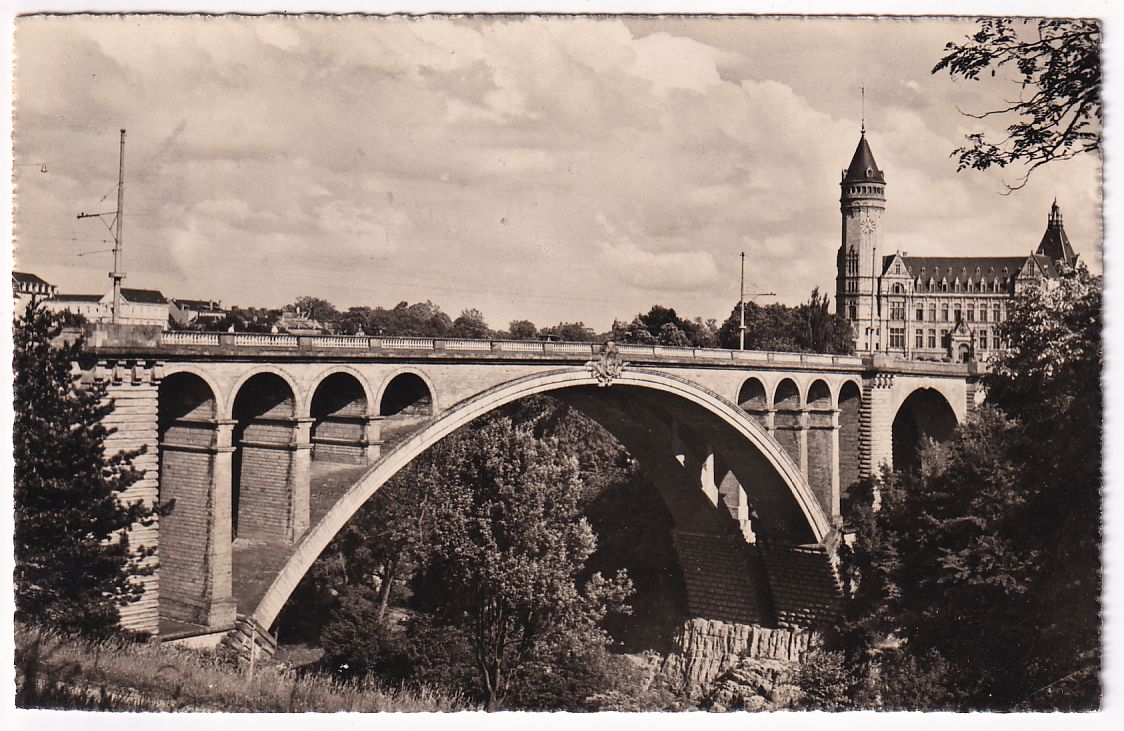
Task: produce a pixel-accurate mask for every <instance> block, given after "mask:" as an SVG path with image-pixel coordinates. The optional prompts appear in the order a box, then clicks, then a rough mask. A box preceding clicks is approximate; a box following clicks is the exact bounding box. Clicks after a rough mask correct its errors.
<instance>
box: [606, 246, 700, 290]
mask: <svg viewBox="0 0 1124 731" xmlns="http://www.w3.org/2000/svg"><path fill="white" fill-rule="evenodd" d="M601 261H602V262H603V263H604V265H605V266H606V267H608V268H609V269H610V271H611V272H612V273H613V274H614V275H616V276H619V277H620V278H621V279H623V280H624V281H625V282H627V283H628V284H631V285H633V286H635V287H642V288H644V289H650V290H672V291H682V290H690V289H695V288H697V287H705V286H707V285H710V284H713V283H714V281H715V280H716V279H717V278H718V268H717V267H716V266H715V264H714V257H713V256H712V255H711V254H710V253H709V252H706V251H665V252H658V253H657V252H652V251H644V250H642V249H640V248H639V247H637V246H636V245H635V244H633V243H632V242H630V241H625V242H621V243H619V244H616V245H614V244H611V243H609V242H607V241H602V242H601Z"/></svg>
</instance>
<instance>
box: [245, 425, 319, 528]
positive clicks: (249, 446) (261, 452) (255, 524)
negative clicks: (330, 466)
mask: <svg viewBox="0 0 1124 731" xmlns="http://www.w3.org/2000/svg"><path fill="white" fill-rule="evenodd" d="M240 426H241V430H242V434H241V438H240V439H239V440H238V441H237V449H238V451H239V454H238V455H237V457H238V463H239V464H238V467H239V474H238V483H237V486H238V489H237V490H236V491H235V494H236V501H237V504H236V505H234V506H233V514H234V517H235V531H234V535H235V537H236V538H249V539H255V540H265V541H280V542H283V543H293V542H295V541H296V540H297V539H299V538H300V537H301V536H302V535H303V534H304V532H305V531H306V530H308V522H309V478H310V474H311V461H312V442H311V438H310V431H311V426H312V419H309V418H287V419H269V418H259V419H255V420H253V421H252V422H251V423H249V424H247V425H242V424H240Z"/></svg>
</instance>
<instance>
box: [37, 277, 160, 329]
mask: <svg viewBox="0 0 1124 731" xmlns="http://www.w3.org/2000/svg"><path fill="white" fill-rule="evenodd" d="M44 306H45V307H46V308H47V309H49V310H53V311H55V312H73V313H75V314H78V315H82V316H83V317H85V318H86V319H87V320H89V321H90V322H112V321H113V293H112V292H108V293H106V294H56V295H55V296H54V297H52V298H51V299H49V300H46V301H45V302H44ZM169 315H170V311H169V303H168V300H167V299H166V298H165V297H164V295H163V294H161V293H160V291H159V290H155V289H128V288H125V287H122V288H121V312H120V316H119V317H118V322H119V323H121V324H122V325H150V326H159V327H160V328H161V329H167V327H168V317H169Z"/></svg>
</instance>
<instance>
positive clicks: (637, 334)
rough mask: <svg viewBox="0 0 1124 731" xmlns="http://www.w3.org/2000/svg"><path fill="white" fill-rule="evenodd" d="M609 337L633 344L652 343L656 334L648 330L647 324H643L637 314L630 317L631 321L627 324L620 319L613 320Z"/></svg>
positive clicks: (619, 341) (616, 340)
mask: <svg viewBox="0 0 1124 731" xmlns="http://www.w3.org/2000/svg"><path fill="white" fill-rule="evenodd" d="M609 338H610V339H611V340H613V341H615V342H618V343H630V344H635V345H652V344H653V343H655V342H656V336H655V335H653V334H652V333H651V332H650V331H649V330H648V326H647V325H645V324H644V322H643V321H642V320H641V319H640V316H639V315H637V316H636V317H634V318H632V322H630V323H628V324H627V325H625V324H624V323H623V322H621V321H620V320H613V328H612V330H610V331H609Z"/></svg>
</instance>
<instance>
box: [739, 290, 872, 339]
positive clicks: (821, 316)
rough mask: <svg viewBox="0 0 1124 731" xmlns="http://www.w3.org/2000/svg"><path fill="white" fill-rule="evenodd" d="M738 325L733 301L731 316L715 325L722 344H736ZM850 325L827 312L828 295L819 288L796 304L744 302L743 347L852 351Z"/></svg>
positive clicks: (836, 315) (839, 317) (838, 316)
mask: <svg viewBox="0 0 1124 731" xmlns="http://www.w3.org/2000/svg"><path fill="white" fill-rule="evenodd" d="M740 327H741V305H740V304H738V305H734V308H733V309H732V310H731V311H730V316H729V317H727V318H726V321H725V322H723V323H722V327H721V328H719V329H718V344H719V347H722V348H737V347H738V344H739V340H740V338H739V334H740ZM850 335H851V326H850V324H849V323H848V322H847V321H846V320H845V319H844V318H842V317H841V316H840V315H838V314H835V315H831V314H829V313H828V297H827V296H824V295H821V294H820V291H819V288H818V287H817V288H815V289H813V290H812V293H811V295H810V296H809V298H808V301H807V302H804V303H801V304H800V305H798V306H796V307H787V306H785V305H781V304H772V305H765V306H761V305H759V304H757V303H756V302H747V303H746V304H745V347H746V349H748V350H777V351H786V352H798V353H799V352H804V353H809V352H810V353H837V354H841V355H847V354H850V353H851V352H852V344H851V337H850Z"/></svg>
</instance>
